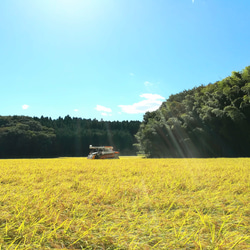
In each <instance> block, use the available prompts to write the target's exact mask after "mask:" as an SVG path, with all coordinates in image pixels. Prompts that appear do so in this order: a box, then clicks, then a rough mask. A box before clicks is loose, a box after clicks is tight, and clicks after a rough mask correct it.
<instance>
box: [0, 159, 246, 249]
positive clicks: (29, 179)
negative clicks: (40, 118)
mask: <svg viewBox="0 0 250 250" xmlns="http://www.w3.org/2000/svg"><path fill="white" fill-rule="evenodd" d="M0 249H240V250H241V249H250V159H247V158H245V159H244V158H240V159H140V158H126V157H124V158H121V159H120V160H87V159H85V158H58V159H23V160H21V159H17V160H0Z"/></svg>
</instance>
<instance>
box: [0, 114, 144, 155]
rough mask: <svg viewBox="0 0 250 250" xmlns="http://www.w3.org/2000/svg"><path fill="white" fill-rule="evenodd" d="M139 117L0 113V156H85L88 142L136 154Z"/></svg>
mask: <svg viewBox="0 0 250 250" xmlns="http://www.w3.org/2000/svg"><path fill="white" fill-rule="evenodd" d="M139 125H140V122H139V121H122V122H119V121H114V122H106V121H98V120H96V119H94V120H91V119H82V118H71V117H70V116H65V117H64V118H61V117H59V118H58V119H55V120H53V119H51V118H49V117H43V116H42V117H40V118H38V117H33V118H31V117H27V116H0V157H1V158H13V157H57V156H86V155H87V154H88V153H89V145H90V144H92V145H111V146H114V148H115V149H116V150H119V151H120V153H121V154H123V155H135V154H136V148H135V147H134V146H133V144H134V143H135V142H136V140H135V137H134V135H135V133H136V132H137V131H138V129H139Z"/></svg>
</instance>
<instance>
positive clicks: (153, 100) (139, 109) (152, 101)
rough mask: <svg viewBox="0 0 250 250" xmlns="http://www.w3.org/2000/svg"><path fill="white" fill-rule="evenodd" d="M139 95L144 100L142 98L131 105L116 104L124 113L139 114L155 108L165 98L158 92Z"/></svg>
mask: <svg viewBox="0 0 250 250" xmlns="http://www.w3.org/2000/svg"><path fill="white" fill-rule="evenodd" d="M140 97H142V98H145V99H146V100H142V101H140V102H137V103H134V104H132V105H118V107H120V108H121V109H122V112H124V113H128V114H139V113H145V112H147V111H150V112H152V111H155V110H157V109H158V108H159V107H160V106H161V104H162V102H163V100H165V98H164V97H162V96H160V95H158V94H142V95H140Z"/></svg>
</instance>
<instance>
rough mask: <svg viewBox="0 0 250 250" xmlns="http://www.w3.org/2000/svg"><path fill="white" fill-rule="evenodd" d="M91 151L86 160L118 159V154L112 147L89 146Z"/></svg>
mask: <svg viewBox="0 0 250 250" xmlns="http://www.w3.org/2000/svg"><path fill="white" fill-rule="evenodd" d="M89 149H90V150H91V151H90V153H89V155H88V159H119V152H118V151H114V150H113V147H112V146H92V145H90V146H89Z"/></svg>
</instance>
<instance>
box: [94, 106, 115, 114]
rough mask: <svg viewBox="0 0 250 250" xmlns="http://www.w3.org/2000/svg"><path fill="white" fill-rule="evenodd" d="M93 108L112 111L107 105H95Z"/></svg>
mask: <svg viewBox="0 0 250 250" xmlns="http://www.w3.org/2000/svg"><path fill="white" fill-rule="evenodd" d="M95 109H96V110H97V111H104V112H105V113H106V112H108V113H111V112H112V109H111V108H107V107H104V106H101V105H96V107H95Z"/></svg>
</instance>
